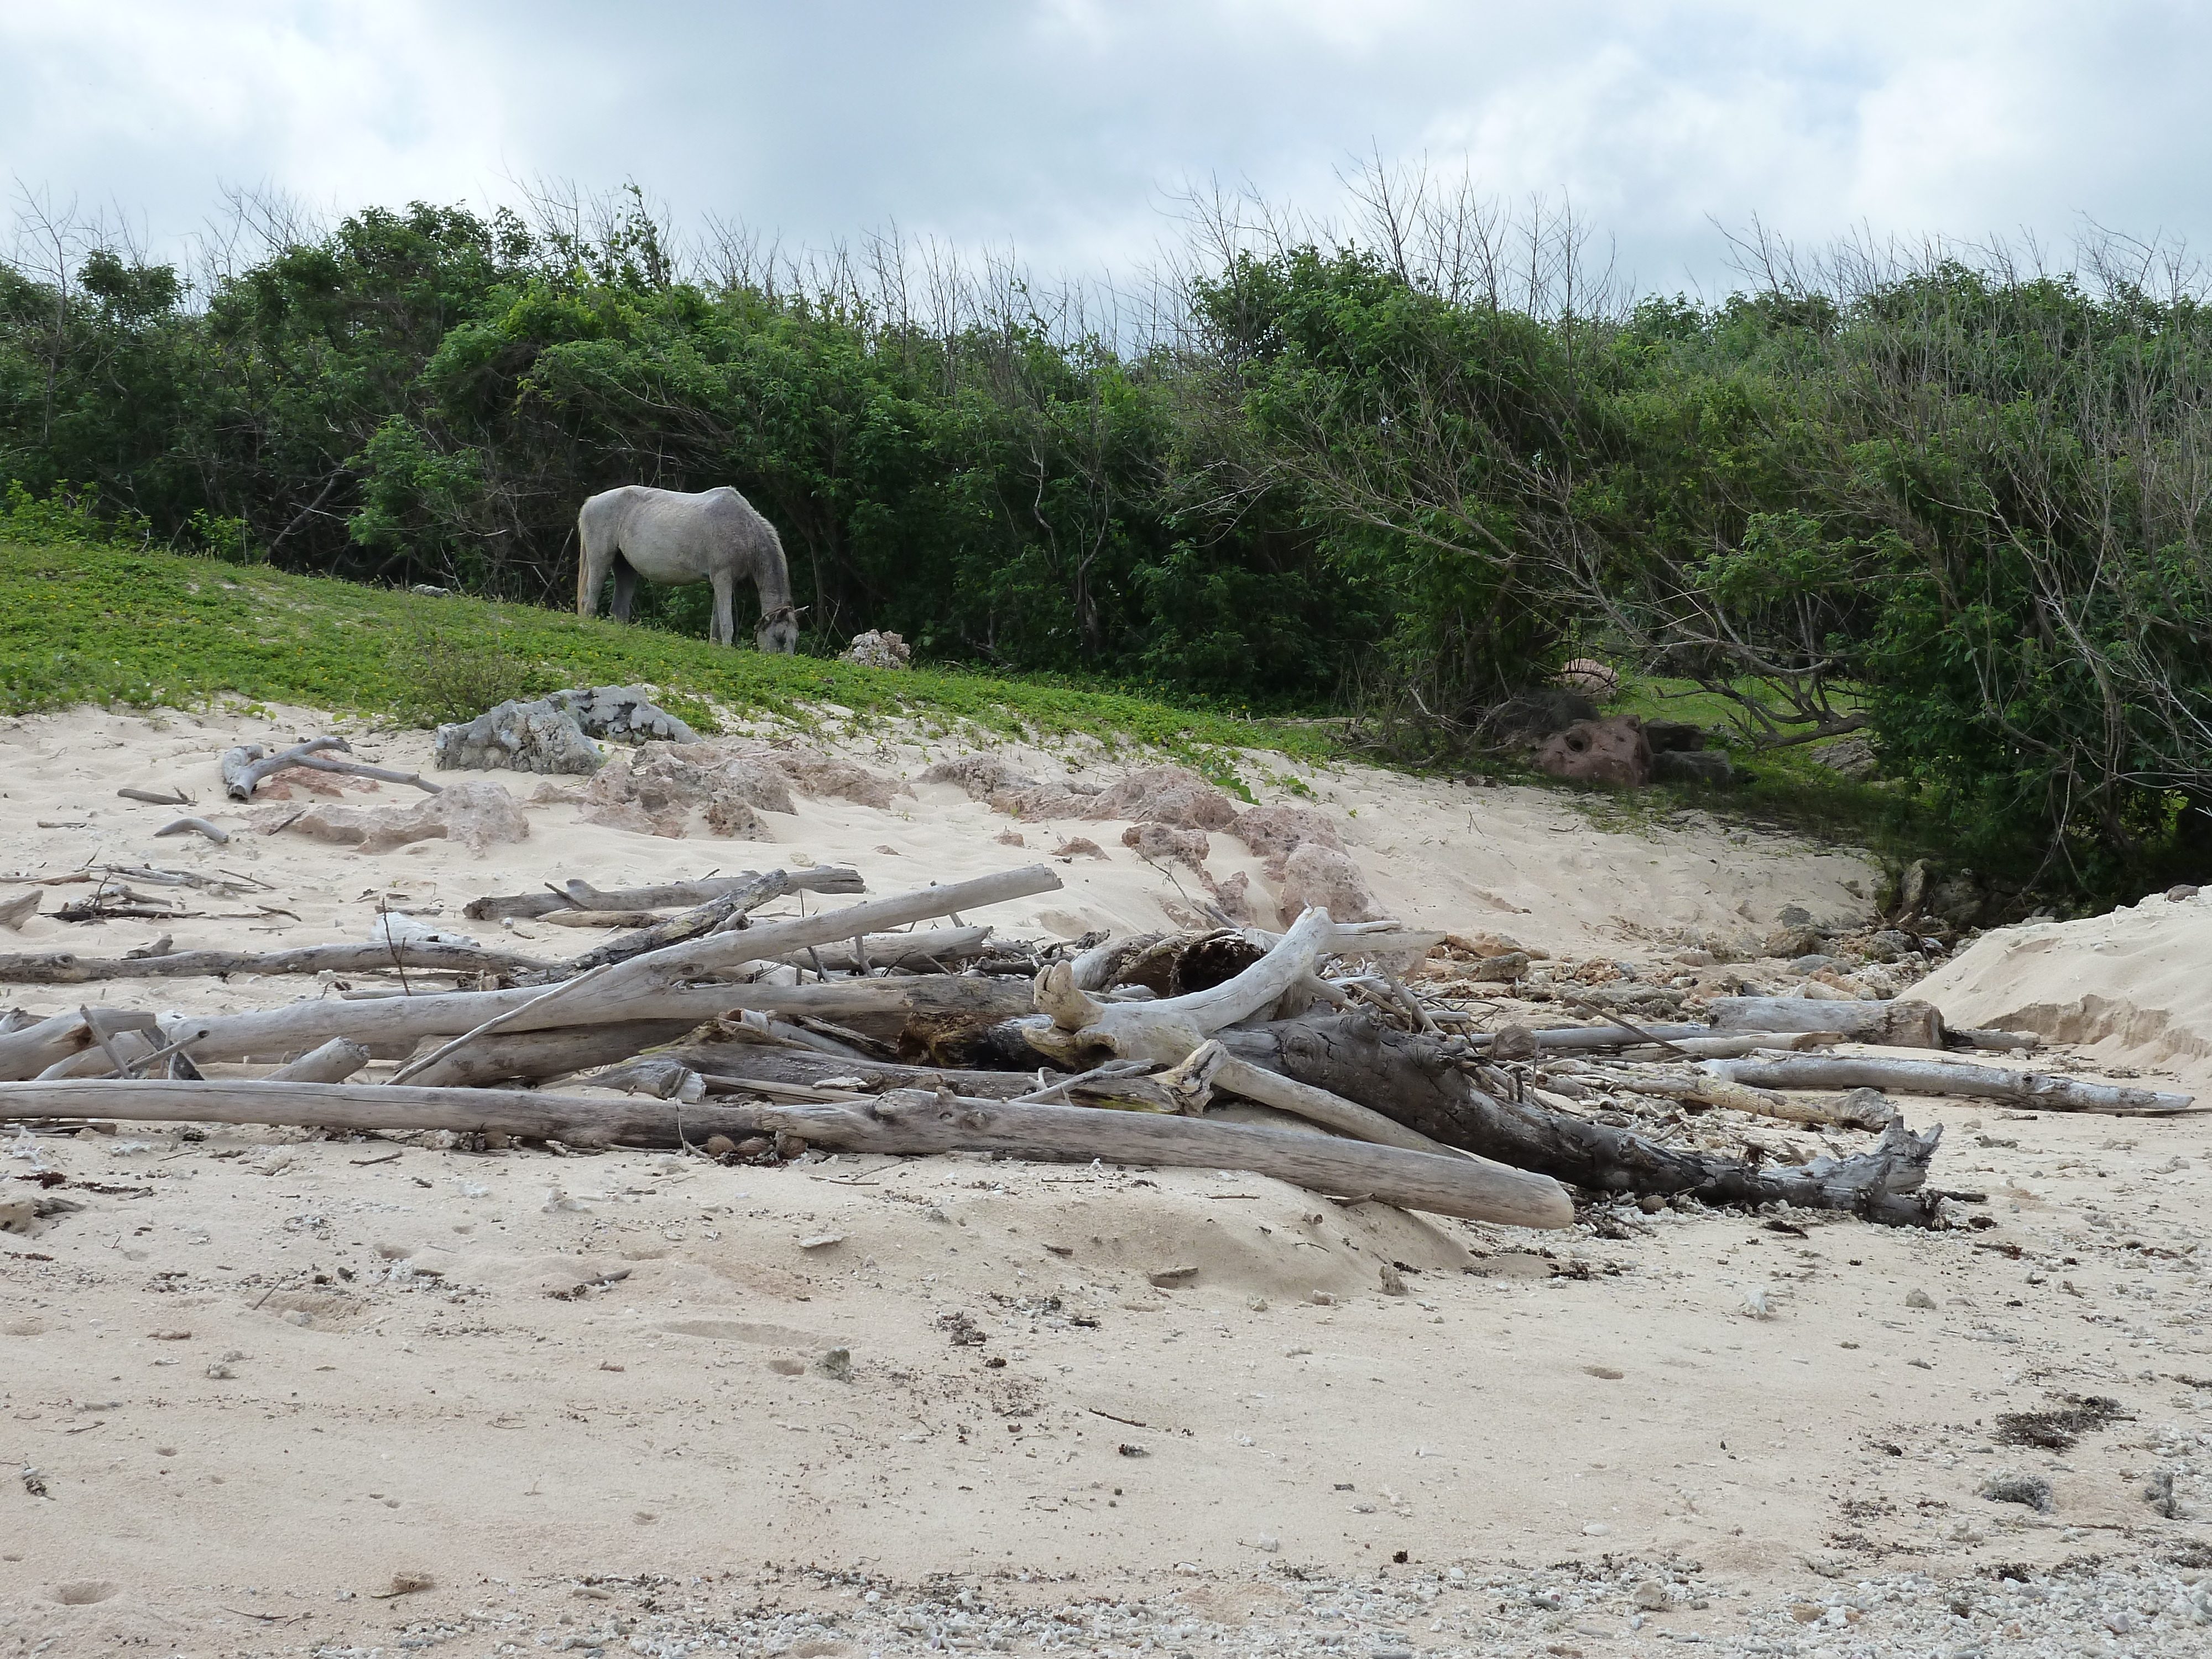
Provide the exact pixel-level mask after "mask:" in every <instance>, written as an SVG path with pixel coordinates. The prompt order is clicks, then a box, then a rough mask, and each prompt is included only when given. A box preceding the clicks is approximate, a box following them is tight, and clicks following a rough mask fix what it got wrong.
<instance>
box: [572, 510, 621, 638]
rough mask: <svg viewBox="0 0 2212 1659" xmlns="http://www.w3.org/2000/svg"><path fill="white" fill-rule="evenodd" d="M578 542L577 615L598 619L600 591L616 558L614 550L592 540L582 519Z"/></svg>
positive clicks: (579, 523) (589, 531)
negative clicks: (609, 564) (579, 546)
mask: <svg viewBox="0 0 2212 1659" xmlns="http://www.w3.org/2000/svg"><path fill="white" fill-rule="evenodd" d="M576 529H577V532H578V534H577V540H578V541H579V542H580V543H581V544H582V547H581V550H580V551H579V553H578V554H577V556H576V614H577V615H578V616H580V617H596V616H598V615H599V589H600V588H602V587H604V586H605V585H606V580H607V564H608V562H609V561H611V559H612V558H613V557H614V556H615V551H614V549H613V548H612V547H611V546H607V545H605V544H602V543H599V542H597V541H595V540H594V539H593V538H592V532H591V530H590V527H589V526H586V524H584V522H583V521H582V520H581V519H579V520H578V521H577V526H576Z"/></svg>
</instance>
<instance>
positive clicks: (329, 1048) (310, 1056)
mask: <svg viewBox="0 0 2212 1659" xmlns="http://www.w3.org/2000/svg"><path fill="white" fill-rule="evenodd" d="M368 1058H369V1056H368V1048H366V1047H365V1046H364V1045H362V1044H361V1043H358V1042H352V1041H350V1040H349V1039H348V1038H345V1037H332V1038H331V1040H330V1041H329V1042H325V1044H323V1046H322V1047H321V1048H310V1049H309V1050H308V1051H307V1053H306V1054H301V1056H300V1057H299V1059H297V1060H291V1061H289V1062H288V1063H286V1064H285V1065H283V1066H278V1067H277V1068H276V1070H275V1071H273V1072H270V1073H269V1074H268V1075H267V1076H265V1077H264V1078H262V1079H260V1081H261V1082H264V1083H343V1082H344V1081H345V1080H346V1079H348V1078H349V1077H351V1076H352V1075H353V1074H354V1073H356V1072H358V1071H359V1070H361V1068H362V1066H366V1065H368Z"/></svg>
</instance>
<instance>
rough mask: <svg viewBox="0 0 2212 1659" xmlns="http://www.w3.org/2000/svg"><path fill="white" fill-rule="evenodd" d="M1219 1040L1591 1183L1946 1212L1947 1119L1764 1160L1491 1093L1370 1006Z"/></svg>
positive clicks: (1451, 1141)
mask: <svg viewBox="0 0 2212 1659" xmlns="http://www.w3.org/2000/svg"><path fill="white" fill-rule="evenodd" d="M1220 1039H1221V1041H1222V1042H1223V1044H1224V1045H1225V1047H1227V1048H1228V1049H1229V1051H1230V1052H1231V1054H1236V1055H1237V1057H1238V1058H1240V1059H1243V1060H1249V1061H1250V1062H1251V1063H1253V1064H1254V1065H1257V1066H1265V1067H1266V1068H1267V1069H1268V1070H1269V1071H1274V1072H1280V1073H1283V1074H1284V1075H1285V1076H1286V1077H1292V1078H1296V1079H1298V1080H1299V1081H1300V1082H1304V1083H1310V1084H1313V1085H1315V1086H1316V1087H1318V1088H1323V1089H1327V1090H1328V1091H1330V1092H1331V1093H1334V1094H1340V1095H1342V1096H1343V1097H1345V1098H1346V1099H1347V1100H1354V1101H1358V1103H1360V1104H1361V1105H1363V1106H1366V1107H1369V1108H1370V1109H1373V1110H1375V1111H1378V1112H1381V1113H1382V1114H1383V1115H1384V1116H1386V1117H1390V1118H1395V1119H1396V1120H1397V1121H1399V1122H1401V1123H1403V1124H1406V1125H1407V1126H1408V1127H1412V1128H1416V1129H1419V1131H1420V1132H1421V1133H1424V1134H1425V1135H1427V1136H1429V1137H1430V1139H1433V1140H1438V1141H1442V1142H1443V1144H1444V1145H1446V1146H1457V1147H1460V1148H1462V1149H1463V1150H1465V1151H1468V1152H1475V1153H1478V1154H1480V1156H1482V1157H1485V1158H1492V1159H1495V1160H1497V1161H1498V1162H1499V1163H1501V1164H1510V1165H1512V1166H1513V1167H1514V1168H1516V1169H1522V1170H1532V1171H1535V1172H1537V1173H1540V1174H1543V1175H1548V1176H1553V1178H1554V1179H1556V1180H1559V1181H1565V1182H1572V1183H1573V1184H1574V1185H1576V1186H1577V1187H1582V1188H1588V1189H1589V1190H1590V1191H1593V1192H1600V1193H1619V1194H1638V1195H1645V1194H1649V1195H1652V1196H1668V1195H1680V1196H1683V1197H1687V1198H1695V1199H1698V1200H1701V1201H1702V1202H1705V1203H1707V1204H1717V1205H1731V1206H1735V1205H1745V1206H1758V1205H1761V1204H1778V1203H1779V1204H1795V1205H1799V1206H1804V1207H1807V1208H1814V1209H1834V1210H1851V1211H1855V1212H1857V1213H1858V1214H1860V1215H1862V1216H1864V1217H1866V1218H1868V1219H1869V1220H1875V1221H1881V1222H1885V1223H1888V1224H1891V1225H1920V1226H1925V1225H1934V1224H1935V1223H1936V1221H1937V1220H1938V1219H1939V1216H1940V1212H1938V1210H1937V1208H1936V1204H1935V1202H1934V1200H1929V1199H1925V1198H1923V1197H1921V1196H1916V1195H1915V1194H1916V1193H1917V1188H1920V1187H1921V1185H1922V1184H1923V1182H1925V1180H1926V1178H1927V1171H1928V1165H1929V1161H1930V1160H1931V1159H1932V1158H1934V1157H1935V1153H1936V1146H1938V1144H1940V1142H1941V1139H1942V1129H1941V1128H1940V1127H1937V1128H1934V1129H1930V1130H1929V1131H1928V1132H1927V1133H1925V1134H1923V1135H1914V1134H1912V1133H1911V1132H1910V1131H1908V1130H1906V1129H1905V1127H1904V1126H1903V1125H1902V1124H1901V1123H1899V1124H1895V1125H1893V1126H1892V1127H1890V1129H1889V1130H1888V1131H1887V1133H1885V1134H1884V1136H1883V1138H1882V1140H1881V1145H1879V1146H1877V1147H1876V1148H1875V1150H1874V1151H1873V1152H1868V1153H1864V1154H1862V1155H1859V1156H1857V1157H1854V1158H1844V1159H1841V1160H1837V1159H1832V1158H1820V1159H1816V1160H1815V1161H1814V1162H1813V1163H1811V1164H1805V1165H1803V1166H1802V1167H1799V1168H1796V1169H1773V1168H1762V1167H1758V1166H1754V1165H1753V1164H1747V1163H1745V1162H1743V1161H1742V1160H1741V1159H1736V1158H1714V1157H1711V1156H1708V1155H1705V1154H1702V1153H1697V1152H1686V1151H1683V1150H1680V1149H1678V1148H1674V1147H1671V1146H1662V1145H1661V1144H1660V1143H1658V1142H1657V1141H1655V1140H1652V1139H1649V1138H1647V1137H1645V1136H1643V1135H1638V1134H1635V1133H1631V1132H1629V1131H1627V1130H1624V1129H1616V1128H1614V1127H1611V1126H1610V1125H1607V1124H1602V1123H1595V1122H1592V1121H1589V1120H1588V1119H1586V1118H1582V1117H1577V1116H1575V1115H1571V1114H1568V1113H1564V1112H1551V1111H1547V1110H1545V1109H1542V1108H1541V1107H1538V1106H1534V1105H1527V1104H1522V1103H1516V1102H1514V1101H1511V1100H1507V1099H1502V1098H1498V1097H1494V1096H1492V1095H1490V1094H1487V1093H1486V1092H1484V1091H1482V1090H1481V1089H1480V1088H1478V1087H1476V1086H1475V1085H1474V1081H1473V1080H1472V1079H1470V1078H1469V1077H1468V1075H1467V1072H1466V1069H1465V1067H1464V1066H1463V1065H1462V1062H1461V1061H1460V1060H1459V1059H1458V1057H1457V1056H1455V1054H1453V1053H1452V1052H1451V1051H1450V1050H1449V1048H1446V1047H1445V1045H1443V1043H1440V1042H1437V1041H1436V1040H1435V1039H1434V1038H1432V1037H1426V1036H1418V1035H1415V1034H1413V1033H1409V1032H1405V1031H1400V1030H1395V1029H1393V1028H1392V1027H1390V1026H1388V1025H1385V1024H1383V1023H1382V1022H1381V1021H1380V1020H1378V1019H1376V1018H1373V1017H1372V1016H1370V1015H1367V1014H1344V1015H1336V1016H1332V1017H1329V1018H1319V1019H1301V1020H1290V1021H1280V1022H1277V1023H1275V1024H1268V1025H1249V1026H1241V1027H1237V1028H1235V1029H1232V1030H1225V1031H1223V1032H1222V1033H1220ZM1714 1063H1715V1064H1720V1065H1733V1064H1736V1063H1738V1062H1734V1061H1717V1062H1714Z"/></svg>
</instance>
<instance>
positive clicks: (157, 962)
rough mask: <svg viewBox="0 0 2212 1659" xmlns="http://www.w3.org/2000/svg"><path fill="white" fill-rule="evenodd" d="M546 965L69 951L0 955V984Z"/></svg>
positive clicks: (486, 956) (450, 952)
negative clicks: (98, 954) (95, 954)
mask: <svg viewBox="0 0 2212 1659" xmlns="http://www.w3.org/2000/svg"><path fill="white" fill-rule="evenodd" d="M546 965H547V964H546V963H542V962H539V961H538V960H537V959H535V958H534V957H520V956H516V955H514V954H513V952H512V951H489V950H485V949H484V948H483V947H482V946H480V945H430V944H425V943H422V942H419V941H414V942H402V943H399V944H394V945H302V946H301V947H300V948H299V949H298V950H295V951H170V952H168V953H167V954H166V955H162V956H148V957H80V956H78V955H76V953H75V952H74V951H35V952H28V953H25V954H21V955H15V956H0V982H5V983H9V984H15V985H84V984H88V983H91V982H93V981H98V980H110V979H182V978H191V977H194V976H202V977H207V976H215V975H224V974H319V973H324V972H326V971H327V972H331V973H339V974H373V973H378V972H384V973H390V972H392V971H393V970H395V969H402V968H405V969H421V970H422V971H423V972H425V973H465V974H472V973H513V972H517V971H520V970H525V969H544V967H546Z"/></svg>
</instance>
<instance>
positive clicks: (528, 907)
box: [461, 864, 866, 921]
mask: <svg viewBox="0 0 2212 1659" xmlns="http://www.w3.org/2000/svg"><path fill="white" fill-rule="evenodd" d="M784 874H785V876H786V877H787V878H788V879H789V881H790V883H791V890H792V891H793V892H794V893H860V892H865V891H866V884H864V883H863V882H862V881H861V880H860V872H859V871H857V870H854V869H852V868H851V867H850V866H844V865H827V864H822V865H815V866H811V867H809V868H806V869H802V870H787V871H785V872H784ZM759 876H760V872H759V871H757V870H741V871H739V872H738V873H737V874H736V875H733V876H709V877H707V878H704V879H703V880H700V881H673V882H664V883H662V884H660V885H659V886H657V887H625V888H623V889H621V890H618V891H615V892H608V893H603V892H601V891H599V890H598V889H597V888H595V887H593V886H592V885H591V884H589V883H588V882H583V881H571V882H569V883H568V884H566V885H565V886H564V887H563V888H562V890H561V891H559V892H551V891H548V892H544V893H516V894H512V895H508V896H504V897H496V898H480V899H476V900H472V901H471V902H470V904H469V906H468V908H466V909H465V910H464V911H462V912H461V914H462V915H465V916H466V917H467V918H468V919H469V920H470V921H497V920H498V919H499V918H500V917H501V916H513V917H515V918H517V919H518V920H527V919H528V918H530V917H532V916H546V915H552V914H553V912H555V911H556V910H661V909H665V908H667V907H668V906H670V905H671V904H682V905H693V904H704V903H706V902H708V900H709V899H717V898H720V897H721V896H722V895H723V894H725V893H733V892H735V891H737V890H738V889H739V888H740V887H743V886H744V884H746V883H747V882H749V881H754V880H757V878H759Z"/></svg>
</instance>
